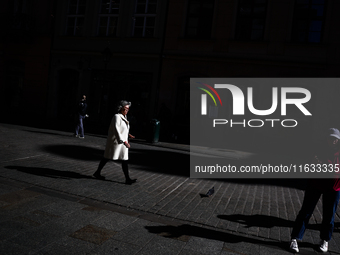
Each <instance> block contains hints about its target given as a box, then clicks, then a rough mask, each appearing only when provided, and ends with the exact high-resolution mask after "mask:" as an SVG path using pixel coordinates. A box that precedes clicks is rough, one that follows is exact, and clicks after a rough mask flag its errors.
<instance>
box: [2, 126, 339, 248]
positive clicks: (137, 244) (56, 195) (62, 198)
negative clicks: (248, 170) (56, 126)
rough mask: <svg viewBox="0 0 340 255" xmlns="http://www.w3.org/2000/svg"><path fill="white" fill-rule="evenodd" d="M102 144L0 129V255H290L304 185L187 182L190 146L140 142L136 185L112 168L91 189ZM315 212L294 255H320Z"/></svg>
mask: <svg viewBox="0 0 340 255" xmlns="http://www.w3.org/2000/svg"><path fill="white" fill-rule="evenodd" d="M105 141H106V138H105V137H103V136H96V135H86V137H85V139H78V138H74V137H73V136H72V132H70V133H67V132H62V131H56V130H48V129H38V128H31V127H25V126H15V125H8V124H1V123H0V146H1V147H2V148H1V154H0V215H1V217H0V254H181V255H184V254H221V255H222V254H223V255H226V254H261V255H262V254H290V252H289V251H288V242H289V240H290V232H291V228H292V224H293V222H294V220H295V217H296V214H297V212H298V210H299V209H300V207H301V202H302V199H303V189H302V188H303V185H304V183H303V181H302V180H276V179H270V180H268V179H267V180H264V179H253V180H245V179H229V180H228V179H223V180H222V179H217V180H216V179H215V180H214V179H190V177H189V156H190V150H189V147H188V146H185V145H178V144H177V145H176V144H166V143H158V144H155V145H150V144H146V143H143V142H142V141H138V140H136V142H133V143H132V148H131V150H130V165H129V166H130V175H131V177H132V178H137V179H138V181H137V183H135V184H133V185H125V184H124V176H123V173H122V170H121V166H120V165H119V164H116V163H114V162H109V163H108V164H107V165H106V166H105V168H104V169H103V171H102V174H103V175H104V176H105V177H106V180H97V179H94V178H93V177H92V174H93V172H94V171H95V170H96V168H97V166H98V163H99V160H100V159H101V157H102V155H103V150H104V146H105ZM192 153H195V154H196V155H206V154H209V153H210V154H211V153H213V154H216V153H217V154H218V153H221V154H223V155H224V156H227V157H229V158H230V160H231V161H239V160H251V159H253V158H256V157H259V156H260V155H255V154H254V153H246V152H241V151H233V150H224V151H223V150H216V151H214V152H212V151H211V150H210V151H207V150H206V149H205V148H201V147H195V148H192ZM211 187H215V193H214V195H212V196H211V197H202V196H200V195H201V194H205V193H206V192H207V191H208V190H209V189H210V188H211ZM320 205H321V203H320V202H319V204H318V206H317V208H316V210H315V212H314V215H313V216H312V218H311V221H310V226H309V229H308V230H307V231H306V234H305V237H304V240H303V242H301V243H300V253H301V254H318V252H317V251H316V246H315V245H316V244H318V242H319V232H318V229H319V227H320V223H321V219H322V217H321V215H322V213H321V206H320ZM335 222H336V227H335V231H334V235H333V239H332V240H331V241H330V248H329V250H330V252H329V254H340V242H339V241H340V228H339V226H340V225H339V222H340V220H339V215H338V214H337V215H336V218H335Z"/></svg>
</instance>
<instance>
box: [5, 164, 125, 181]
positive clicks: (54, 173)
mask: <svg viewBox="0 0 340 255" xmlns="http://www.w3.org/2000/svg"><path fill="white" fill-rule="evenodd" d="M5 168H7V169H15V170H17V171H20V172H23V173H27V174H34V175H38V176H44V177H49V178H59V179H92V180H96V179H95V178H94V177H92V176H88V175H83V174H80V173H76V172H72V171H62V170H55V169H51V168H44V167H26V166H5ZM100 181H108V182H114V183H122V184H125V183H124V182H117V181H112V180H100Z"/></svg>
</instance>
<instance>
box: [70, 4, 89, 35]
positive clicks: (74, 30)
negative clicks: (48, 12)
mask: <svg viewBox="0 0 340 255" xmlns="http://www.w3.org/2000/svg"><path fill="white" fill-rule="evenodd" d="M85 11H86V0H69V3H68V13H67V24H66V35H70V36H81V35H83V32H84V18H85Z"/></svg>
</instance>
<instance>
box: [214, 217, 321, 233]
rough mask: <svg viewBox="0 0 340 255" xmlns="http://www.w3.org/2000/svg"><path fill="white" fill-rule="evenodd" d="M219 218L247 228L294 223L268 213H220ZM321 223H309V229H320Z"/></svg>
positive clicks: (290, 225)
mask: <svg viewBox="0 0 340 255" xmlns="http://www.w3.org/2000/svg"><path fill="white" fill-rule="evenodd" d="M217 218H219V219H222V220H227V221H232V222H237V223H240V224H243V225H245V226H244V227H245V228H251V227H260V228H273V227H287V228H292V227H293V225H294V222H293V221H290V220H286V219H282V218H278V217H274V216H268V215H260V214H254V215H242V214H231V215H218V216H217ZM320 226H321V224H308V227H307V228H308V229H312V230H320Z"/></svg>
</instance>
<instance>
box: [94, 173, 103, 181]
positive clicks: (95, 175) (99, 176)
mask: <svg viewBox="0 0 340 255" xmlns="http://www.w3.org/2000/svg"><path fill="white" fill-rule="evenodd" d="M93 176H94V178H96V179H99V180H105V177H104V176H102V175H100V174H98V173H94V174H93Z"/></svg>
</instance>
